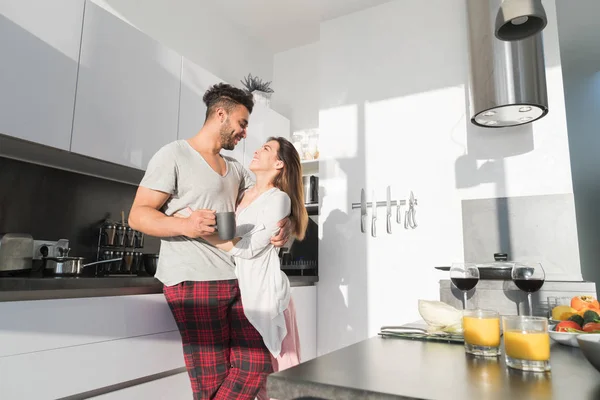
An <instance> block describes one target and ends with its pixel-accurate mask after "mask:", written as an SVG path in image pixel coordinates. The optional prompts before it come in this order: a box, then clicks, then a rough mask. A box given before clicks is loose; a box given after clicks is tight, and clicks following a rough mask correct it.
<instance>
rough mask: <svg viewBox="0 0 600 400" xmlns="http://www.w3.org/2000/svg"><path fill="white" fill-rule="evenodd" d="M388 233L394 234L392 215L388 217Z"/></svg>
mask: <svg viewBox="0 0 600 400" xmlns="http://www.w3.org/2000/svg"><path fill="white" fill-rule="evenodd" d="M387 233H392V214H391V213H390V214H388V215H387Z"/></svg>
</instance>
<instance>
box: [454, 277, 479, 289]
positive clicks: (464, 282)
mask: <svg viewBox="0 0 600 400" xmlns="http://www.w3.org/2000/svg"><path fill="white" fill-rule="evenodd" d="M450 280H451V281H452V283H454V286H456V287H457V288H458V289H459V290H462V291H467V290H471V289H473V288H474V287H475V286H477V282H479V279H478V278H450Z"/></svg>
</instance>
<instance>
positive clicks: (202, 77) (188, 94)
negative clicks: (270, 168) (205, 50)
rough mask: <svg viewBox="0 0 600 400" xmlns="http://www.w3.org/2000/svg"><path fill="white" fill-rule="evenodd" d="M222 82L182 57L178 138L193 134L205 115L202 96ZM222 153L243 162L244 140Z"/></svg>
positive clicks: (196, 131)
mask: <svg viewBox="0 0 600 400" xmlns="http://www.w3.org/2000/svg"><path fill="white" fill-rule="evenodd" d="M219 82H223V80H221V79H219V78H217V77H216V76H214V75H213V74H211V73H210V72H208V71H207V70H205V69H204V68H202V67H200V66H199V65H197V64H195V63H193V62H192V61H190V60H188V59H186V58H185V57H183V60H182V64H181V97H180V105H179V131H178V138H179V139H188V138H190V137H192V136H194V135H195V134H196V133H198V131H199V130H200V128H202V125H203V124H204V119H205V116H206V105H205V104H204V101H202V97H203V96H204V93H205V92H206V90H208V88H209V87H210V86H212V85H214V84H215V83H219ZM222 154H224V155H227V156H230V157H233V158H235V159H237V160H238V161H239V162H244V141H242V142H240V143H239V144H238V145H237V147H236V148H235V150H233V151H228V150H223V152H222Z"/></svg>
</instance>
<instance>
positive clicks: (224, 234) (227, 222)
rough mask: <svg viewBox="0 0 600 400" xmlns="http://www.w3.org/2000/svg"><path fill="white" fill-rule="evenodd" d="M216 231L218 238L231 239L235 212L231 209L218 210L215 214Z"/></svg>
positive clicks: (233, 231)
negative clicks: (226, 210)
mask: <svg viewBox="0 0 600 400" xmlns="http://www.w3.org/2000/svg"><path fill="white" fill-rule="evenodd" d="M216 219H217V232H218V233H219V239H221V240H231V239H233V238H234V237H235V228H236V225H235V213H234V212H233V211H228V212H220V213H217V214H216Z"/></svg>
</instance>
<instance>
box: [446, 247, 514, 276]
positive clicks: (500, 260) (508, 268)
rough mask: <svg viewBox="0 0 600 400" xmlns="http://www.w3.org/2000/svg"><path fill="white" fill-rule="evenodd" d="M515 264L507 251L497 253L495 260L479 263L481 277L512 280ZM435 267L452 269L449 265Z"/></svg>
mask: <svg viewBox="0 0 600 400" xmlns="http://www.w3.org/2000/svg"><path fill="white" fill-rule="evenodd" d="M514 265H515V262H514V261H508V255H507V254H506V253H495V254H494V262H490V263H477V269H478V270H479V279H482V280H501V281H509V280H511V272H512V268H513V266H514ZM435 269H439V270H441V271H450V267H449V266H444V267H435Z"/></svg>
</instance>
